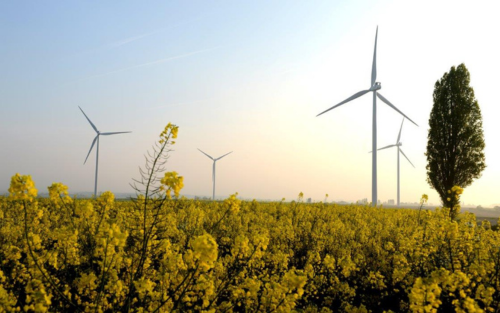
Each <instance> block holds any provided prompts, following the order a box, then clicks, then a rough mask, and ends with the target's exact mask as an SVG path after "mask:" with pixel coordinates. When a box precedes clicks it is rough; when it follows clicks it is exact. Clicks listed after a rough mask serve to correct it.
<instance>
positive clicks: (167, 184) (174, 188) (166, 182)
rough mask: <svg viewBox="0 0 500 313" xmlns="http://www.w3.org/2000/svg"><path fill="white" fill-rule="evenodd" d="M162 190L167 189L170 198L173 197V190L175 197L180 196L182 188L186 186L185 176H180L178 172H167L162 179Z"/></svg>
mask: <svg viewBox="0 0 500 313" xmlns="http://www.w3.org/2000/svg"><path fill="white" fill-rule="evenodd" d="M160 183H161V186H160V190H165V193H166V196H167V198H168V199H172V195H171V192H174V195H175V197H176V198H177V197H179V193H180V191H181V189H182V188H183V187H184V177H182V176H179V175H178V174H177V172H167V173H165V176H164V177H163V178H162V179H161V181H160Z"/></svg>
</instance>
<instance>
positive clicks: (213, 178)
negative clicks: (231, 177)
mask: <svg viewBox="0 0 500 313" xmlns="http://www.w3.org/2000/svg"><path fill="white" fill-rule="evenodd" d="M198 150H200V149H198ZM200 152H201V153H203V154H204V155H206V156H207V157H209V158H210V159H211V160H213V161H214V166H213V168H212V182H213V185H214V186H213V194H212V200H215V162H217V161H218V160H220V159H222V158H223V157H225V156H226V155H228V154H230V153H233V151H231V152H229V153H226V154H224V155H223V156H221V157H218V158H217V159H214V158H212V157H211V156H209V155H208V154H206V153H205V152H203V151H201V150H200Z"/></svg>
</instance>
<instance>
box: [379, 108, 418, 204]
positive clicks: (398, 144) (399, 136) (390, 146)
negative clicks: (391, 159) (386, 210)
mask: <svg viewBox="0 0 500 313" xmlns="http://www.w3.org/2000/svg"><path fill="white" fill-rule="evenodd" d="M404 121H405V119H404V118H403V122H401V128H400V129H399V134H398V139H396V144H395V145H389V146H386V147H383V148H380V149H378V150H384V149H388V148H392V147H397V148H398V206H399V203H400V202H399V153H400V152H401V154H402V155H403V156H404V157H405V158H406V159H407V160H408V162H410V164H411V166H413V167H415V165H413V163H411V161H410V159H408V157H407V156H406V154H405V153H404V152H403V150H402V149H401V148H400V147H401V146H402V145H403V143H402V142H401V141H399V140H400V139H401V130H402V129H403V123H404ZM370 152H371V151H370Z"/></svg>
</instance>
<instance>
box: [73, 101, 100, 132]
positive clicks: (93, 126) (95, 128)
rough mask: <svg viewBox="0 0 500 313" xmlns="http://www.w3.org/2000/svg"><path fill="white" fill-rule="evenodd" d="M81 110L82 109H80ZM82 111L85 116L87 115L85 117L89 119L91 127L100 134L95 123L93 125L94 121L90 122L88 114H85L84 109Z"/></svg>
mask: <svg viewBox="0 0 500 313" xmlns="http://www.w3.org/2000/svg"><path fill="white" fill-rule="evenodd" d="M78 108H80V107H78ZM80 111H82V113H83V115H85V117H86V118H87V121H89V123H90V125H91V126H92V128H93V129H94V130H95V132H96V133H99V131H98V130H97V127H95V125H94V123H92V121H91V120H90V118H89V117H88V116H87V114H85V112H83V110H82V108H80Z"/></svg>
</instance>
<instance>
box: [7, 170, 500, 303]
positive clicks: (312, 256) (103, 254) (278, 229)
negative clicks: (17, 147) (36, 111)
mask: <svg viewBox="0 0 500 313" xmlns="http://www.w3.org/2000/svg"><path fill="white" fill-rule="evenodd" d="M12 181H13V183H12V184H11V190H10V191H11V196H10V197H9V198H0V245H1V246H0V260H1V270H0V311H14V310H21V311H36V312H44V311H97V312H113V311H120V312H123V311H134V312H135V311H138V312H142V311H148V312H172V311H177V312H189V311H193V312H194V311H206V312H290V311H292V310H296V311H299V312H339V311H340V312H367V311H372V312H383V311H389V310H392V311H394V312H412V311H413V312H432V311H436V310H437V311H438V312H450V311H457V312H481V311H483V310H484V311H491V312H495V311H498V310H499V308H500V294H499V292H498V291H497V290H500V286H499V284H500V282H499V279H500V232H498V231H494V230H491V229H490V226H489V224H488V223H483V224H482V225H477V224H476V221H475V217H474V216H473V215H471V214H467V213H466V214H460V215H459V216H458V218H457V219H455V220H451V219H450V216H449V211H448V210H446V209H441V210H437V211H435V212H431V211H428V210H421V211H418V210H390V209H383V208H373V207H369V206H357V205H351V206H337V205H333V204H323V203H314V204H306V203H303V202H302V201H300V200H299V201H294V202H292V203H283V202H273V203H258V202H256V201H253V202H242V201H240V200H238V199H237V197H236V196H235V195H232V196H231V197H229V198H228V199H227V200H225V201H223V202H200V201H193V200H186V199H169V197H155V198H144V197H139V198H138V199H135V201H115V200H114V196H113V194H112V193H110V192H105V193H103V194H102V195H101V196H100V197H99V198H97V199H92V200H75V199H71V198H70V197H68V196H67V189H66V187H65V186H64V185H62V184H53V185H52V186H51V187H50V188H49V192H50V195H51V197H50V199H37V198H35V195H36V189H35V187H34V184H33V183H32V182H31V180H30V178H29V177H27V176H24V177H23V176H15V177H13V180H12ZM16 181H17V182H20V183H18V184H17V185H16ZM172 181H175V175H171V176H170V182H171V184H170V185H171V186H174V185H175V184H172Z"/></svg>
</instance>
